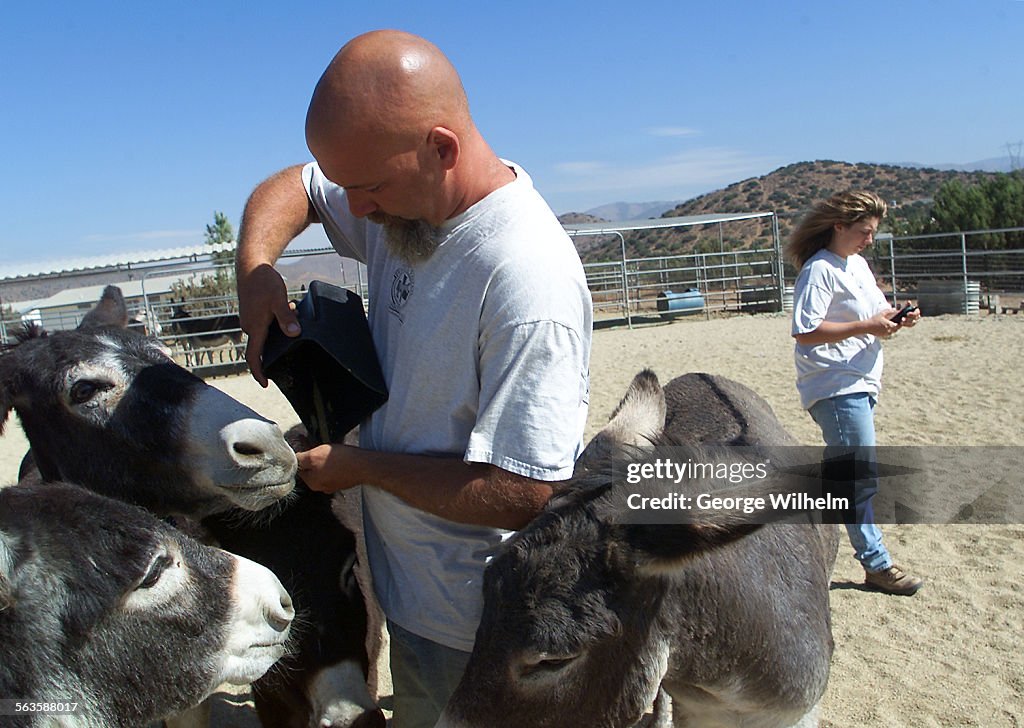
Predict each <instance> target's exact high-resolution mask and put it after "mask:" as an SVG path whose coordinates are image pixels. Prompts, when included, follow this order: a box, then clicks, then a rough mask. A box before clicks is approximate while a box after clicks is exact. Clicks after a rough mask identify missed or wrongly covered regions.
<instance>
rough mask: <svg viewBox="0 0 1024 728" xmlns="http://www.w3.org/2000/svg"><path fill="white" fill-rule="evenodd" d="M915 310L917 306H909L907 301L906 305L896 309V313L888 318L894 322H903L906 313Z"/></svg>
mask: <svg viewBox="0 0 1024 728" xmlns="http://www.w3.org/2000/svg"><path fill="white" fill-rule="evenodd" d="M916 310H917V306H911V305H910V304H909V303H908V304H907V305H906V306H904V307H903V308H901V309H900V310H899V311H897V312H896V315H895V316H893V317H892V318H891V319H889V320H890V321H892V322H893V323H894V324H901V323H903V319H905V318H906V317H907V314H908V313H912V312H914V311H916Z"/></svg>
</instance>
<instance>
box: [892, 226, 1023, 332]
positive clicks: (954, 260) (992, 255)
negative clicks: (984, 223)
mask: <svg viewBox="0 0 1024 728" xmlns="http://www.w3.org/2000/svg"><path fill="white" fill-rule="evenodd" d="M872 257H873V267H874V270H875V275H876V276H878V277H879V278H880V279H882V280H883V281H885V282H886V283H887V284H888V286H887V287H888V288H889V290H890V291H891V292H892V294H893V295H894V297H895V298H898V299H900V300H905V299H914V300H917V301H918V305H920V306H921V309H922V311H923V312H924V313H926V314H941V313H977V312H978V310H979V309H984V308H988V309H990V310H995V309H998V308H1002V309H1004V310H1009V309H1011V308H1012V310H1014V311H1017V310H1022V309H1024V307H1022V305H1021V300H1022V298H1024V228H1022V227H1015V228H998V229H992V230H970V231H965V232H956V233H939V234H933V235H915V236H896V237H894V236H891V235H885V234H883V235H879V236H878V238H877V240H876V242H875V248H874V252H873V256H872ZM1000 302H1002V303H1003V304H1006V303H1010V304H1013V305H1012V306H1002V305H1001V303H1000Z"/></svg>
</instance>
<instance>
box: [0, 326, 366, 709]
mask: <svg viewBox="0 0 1024 728" xmlns="http://www.w3.org/2000/svg"><path fill="white" fill-rule="evenodd" d="M101 320H105V319H101ZM111 320H112V321H113V323H114V324H115V327H104V326H99V327H97V328H92V329H84V330H83V329H80V330H77V331H68V332H57V333H55V334H53V335H51V336H49V337H47V338H45V339H40V340H35V341H28V342H26V343H25V344H23V345H21V346H19V347H17V348H15V349H14V350H12V351H10V352H8V353H7V354H4V355H3V356H0V382H2V383H0V404H2V405H3V408H4V409H3V412H4V413H5V414H6V413H8V412H9V411H10V410H11V409H12V408H13V409H15V410H16V411H17V413H18V415H19V417H20V418H21V421H22V424H23V426H24V429H25V432H26V435H27V436H28V439H29V443H30V445H31V447H32V451H31V452H32V455H33V456H34V458H35V460H36V462H37V464H38V468H39V474H40V476H41V477H42V478H44V479H46V480H58V479H64V480H70V481H72V482H75V483H78V484H80V485H83V486H85V487H87V488H89V489H91V490H94V491H96V492H100V493H103V494H105V495H109V496H113V497H116V498H120V499H121V500H125V501H128V502H131V503H135V504H137V505H141V506H143V507H145V508H146V509H148V510H150V511H151V512H153V513H154V514H156V515H158V516H161V517H163V516H178V517H183V518H185V519H188V520H189V521H197V522H199V523H200V525H201V527H202V529H204V530H205V532H206V533H207V534H210V535H212V536H213V537H214V538H215V539H216V540H217V541H218V543H220V545H221V546H223V547H224V548H226V549H228V550H229V551H232V552H234V553H238V554H240V555H243V556H246V557H248V558H252V559H253V560H254V561H258V562H259V563H262V564H263V565H265V566H267V567H269V568H271V569H272V570H273V571H274V573H275V574H277V575H278V577H279V578H280V579H281V580H282V582H283V583H284V584H285V586H286V588H287V589H288V590H289V593H291V594H292V596H293V598H294V599H295V602H296V606H297V610H298V612H299V621H300V623H301V625H302V627H301V628H300V629H297V630H296V632H297V635H296V641H297V644H298V649H297V650H296V653H295V654H294V655H293V656H289V658H288V659H286V660H285V662H284V665H283V669H282V670H280V671H277V670H275V671H274V672H273V673H271V674H269V675H267V676H266V677H265V678H264V679H263V680H261V681H259V682H257V684H256V685H254V694H255V703H256V708H257V711H258V712H259V713H260V715H261V719H262V720H263V722H264V725H266V726H281V727H282V728H284V727H286V726H292V725H300V726H303V727H305V726H306V725H308V724H310V723H311V722H314V721H315V723H316V724H317V725H328V726H334V728H348V727H352V728H355V727H358V728H371V727H373V728H376V727H378V726H379V727H380V728H383V725H384V716H383V713H381V712H380V710H379V709H378V708H377V707H376V705H374V703H373V701H372V699H371V698H370V696H369V693H368V691H367V688H366V682H365V678H366V673H367V669H368V657H367V653H366V647H365V639H366V621H367V612H366V604H365V601H364V598H363V595H362V592H361V591H360V590H359V588H358V585H357V584H356V583H355V580H354V577H353V575H352V567H353V564H354V561H355V538H354V535H353V534H352V532H351V531H349V530H348V529H346V528H345V527H344V526H343V525H342V524H341V523H340V522H339V521H338V519H337V518H336V517H335V516H334V514H333V513H332V512H331V506H330V499H329V498H328V497H327V496H326V495H323V494H319V493H313V492H312V491H309V490H308V489H307V488H305V486H304V485H302V484H301V483H299V484H298V485H297V486H296V488H295V491H294V492H291V491H292V484H293V482H294V476H295V455H294V452H293V451H292V449H291V447H289V446H288V445H287V444H286V443H285V441H284V439H283V436H282V435H281V432H280V430H279V429H278V428H277V427H276V426H275V425H274V424H273V423H270V422H269V421H267V420H264V419H263V418H259V416H258V415H256V414H255V413H253V412H252V411H251V410H249V409H248V408H244V407H243V406H242V405H241V404H239V403H238V402H236V401H235V400H232V399H230V398H229V397H227V395H225V394H223V393H221V392H220V391H219V390H216V389H215V388H213V387H210V386H209V385H207V384H205V383H204V382H203V381H202V380H201V379H199V378H198V377H196V376H194V375H192V374H191V373H189V372H188V371H187V370H185V369H183V368H181V367H179V366H178V365H176V364H174V363H173V362H171V361H170V360H169V359H168V357H167V356H166V353H165V351H164V350H162V348H161V347H160V345H159V343H158V342H155V341H154V340H152V339H147V338H145V337H143V336H142V335H140V334H138V333H135V332H132V331H125V330H121V329H118V328H116V326H117V325H120V320H121V317H120V315H119V313H118V312H116V311H114V312H113V315H112V316H111ZM289 492H291V495H290V496H289V497H288V498H287V499H285V500H284V501H282V500H280V499H282V498H284V496H285V495H288V494H289ZM268 506H270V507H269V508H267V507H268ZM259 508H267V510H265V511H263V512H262V513H260V514H258V515H254V514H247V513H245V512H244V511H253V510H258V509H259ZM321 721H325V722H323V723H321Z"/></svg>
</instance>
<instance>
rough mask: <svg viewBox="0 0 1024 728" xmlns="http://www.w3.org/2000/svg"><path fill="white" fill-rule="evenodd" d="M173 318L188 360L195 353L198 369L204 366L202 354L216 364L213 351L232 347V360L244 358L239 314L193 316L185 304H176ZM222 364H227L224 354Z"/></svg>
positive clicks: (221, 354)
mask: <svg viewBox="0 0 1024 728" xmlns="http://www.w3.org/2000/svg"><path fill="white" fill-rule="evenodd" d="M173 312H174V319H173V321H172V328H173V329H174V330H175V332H176V333H177V334H178V336H179V337H180V341H181V343H182V345H183V347H184V348H185V358H186V360H191V359H192V357H191V356H190V352H191V354H194V357H195V359H194V363H195V366H200V365H202V363H203V355H204V354H205V355H206V356H207V358H208V359H209V362H210V364H211V365H212V364H213V349H214V348H215V347H219V346H223V345H224V344H231V348H230V351H229V357H230V359H231V361H239V360H241V359H244V358H245V352H244V350H243V349H242V328H241V324H240V323H239V320H238V314H237V313H225V314H220V315H217V316H193V315H192V314H190V313H189V312H188V309H186V308H185V306H184V304H177V305H175V306H174V308H173ZM220 361H221V362H223V361H224V352H221V353H220Z"/></svg>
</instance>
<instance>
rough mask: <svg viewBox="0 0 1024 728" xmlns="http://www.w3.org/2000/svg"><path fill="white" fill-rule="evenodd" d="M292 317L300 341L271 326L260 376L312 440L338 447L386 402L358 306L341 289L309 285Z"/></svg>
mask: <svg viewBox="0 0 1024 728" xmlns="http://www.w3.org/2000/svg"><path fill="white" fill-rule="evenodd" d="M295 313H296V314H297V315H298V318H299V325H300V326H302V333H301V334H300V335H299V336H296V337H292V336H286V335H285V334H284V332H283V331H281V329H280V327H279V326H278V325H277V321H276V320H275V321H274V322H273V323H271V325H270V330H269V331H268V332H267V342H266V344H265V345H264V347H263V371H264V372H265V373H266V375H267V377H268V378H269V379H271V380H273V381H274V383H275V384H277V386H278V387H279V388H280V389H281V392H282V393H283V394H284V396H285V397H287V398H288V401H289V402H290V403H291V405H292V407H293V408H294V409H295V412H296V413H297V414H298V415H299V419H300V420H302V424H303V425H305V427H306V429H307V430H308V431H309V434H310V436H311V437H312V438H313V439H314V440H316V441H317V442H319V443H325V442H341V441H342V440H343V439H344V437H345V433H347V432H348V431H349V430H351V429H352V428H353V427H355V426H356V425H358V424H359V423H360V422H362V421H363V420H364V419H366V417H368V416H369V415H370V413H372V412H373V411H374V410H376V409H377V408H378V407H380V406H381V405H382V404H384V402H385V401H387V398H388V394H387V388H386V387H385V386H384V375H383V374H382V373H381V369H380V362H378V361H377V352H376V350H375V349H374V347H373V339H372V338H371V336H370V327H369V325H368V324H367V321H366V313H365V311H364V310H363V301H362V299H361V298H360V297H359V296H357V295H356V294H355V293H353V292H352V291H349V290H347V289H345V288H339V287H338V286H334V285H331V284H330V283H324V282H323V281H312V282H311V283H310V284H309V290H308V291H307V292H306V295H305V296H304V297H303V298H302V300H301V301H299V302H298V303H297V304H296V309H295Z"/></svg>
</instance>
